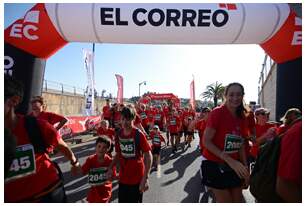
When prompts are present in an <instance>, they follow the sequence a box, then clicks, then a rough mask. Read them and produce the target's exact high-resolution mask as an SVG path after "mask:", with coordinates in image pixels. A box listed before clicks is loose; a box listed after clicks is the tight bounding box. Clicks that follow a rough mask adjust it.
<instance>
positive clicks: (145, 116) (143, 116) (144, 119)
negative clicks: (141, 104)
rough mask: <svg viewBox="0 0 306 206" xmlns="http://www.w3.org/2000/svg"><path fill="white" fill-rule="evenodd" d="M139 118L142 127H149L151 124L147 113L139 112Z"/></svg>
mask: <svg viewBox="0 0 306 206" xmlns="http://www.w3.org/2000/svg"><path fill="white" fill-rule="evenodd" d="M139 117H140V119H141V124H142V126H144V127H147V126H148V124H149V118H148V114H147V112H145V111H142V110H141V111H140V112H139Z"/></svg>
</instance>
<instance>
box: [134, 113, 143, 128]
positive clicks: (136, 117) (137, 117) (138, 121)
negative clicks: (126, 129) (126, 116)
mask: <svg viewBox="0 0 306 206" xmlns="http://www.w3.org/2000/svg"><path fill="white" fill-rule="evenodd" d="M138 124H141V120H140V117H139V115H138V114H136V116H135V120H134V125H138Z"/></svg>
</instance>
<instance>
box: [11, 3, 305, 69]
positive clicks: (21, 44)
mask: <svg viewBox="0 0 306 206" xmlns="http://www.w3.org/2000/svg"><path fill="white" fill-rule="evenodd" d="M29 16H30V17H31V18H30V17H29ZM34 17H35V18H34ZM301 22H302V20H301V18H299V17H297V16H296V15H295V13H294V11H292V10H290V7H289V5H288V4H285V3H283V4H282V3H281V4H257V3H252V4H224V3H215V4H204V3H203V4H186V3H185V4H181V3H177V4H169V3H168V4H162V3H159V4H135V3H129V4H128V3H126V4H81V3H80V4H64V3H63V4H37V5H35V6H34V7H33V8H32V9H31V10H30V11H29V12H28V13H27V14H26V15H25V17H24V19H20V20H17V21H16V22H15V23H14V24H12V25H11V26H10V27H8V28H7V29H6V30H5V42H6V43H10V44H11V45H13V46H15V47H17V48H21V49H23V50H25V51H28V52H29V53H31V54H33V55H34V56H37V57H40V58H48V57H49V56H51V55H52V54H53V53H54V52H56V51H57V50H58V49H60V48H61V47H63V46H64V45H65V44H66V43H68V42H104V43H128V44H259V45H260V46H261V47H262V48H263V49H264V50H265V51H266V52H267V53H268V55H269V56H270V57H271V58H272V59H274V61H276V62H277V63H282V62H286V61H289V60H292V59H295V58H298V57H300V56H301V55H302V49H301V48H302V25H301Z"/></svg>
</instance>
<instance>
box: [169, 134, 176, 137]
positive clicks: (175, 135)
mask: <svg viewBox="0 0 306 206" xmlns="http://www.w3.org/2000/svg"><path fill="white" fill-rule="evenodd" d="M170 136H171V137H172V136H178V133H170Z"/></svg>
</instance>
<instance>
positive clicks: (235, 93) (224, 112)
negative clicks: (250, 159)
mask: <svg viewBox="0 0 306 206" xmlns="http://www.w3.org/2000/svg"><path fill="white" fill-rule="evenodd" d="M243 96H244V88H243V86H242V85H241V84H239V83H231V84H229V85H228V86H227V87H226V88H225V92H224V97H225V103H224V104H223V105H221V106H220V107H217V108H215V109H214V110H213V111H211V113H210V115H209V117H208V121H207V125H206V129H205V132H204V144H205V147H204V153H203V154H204V158H205V160H203V161H202V165H201V168H202V174H203V183H204V184H205V185H206V186H208V187H209V188H210V189H211V190H212V191H213V193H214V194H215V196H216V201H217V202H242V201H243V196H242V186H243V185H245V186H246V185H248V182H249V170H248V167H247V161H246V156H245V148H244V139H245V138H246V136H247V122H246V118H245V108H244V105H243Z"/></svg>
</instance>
